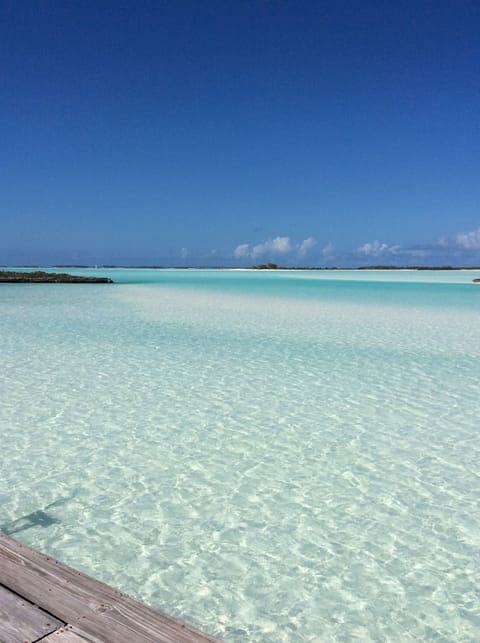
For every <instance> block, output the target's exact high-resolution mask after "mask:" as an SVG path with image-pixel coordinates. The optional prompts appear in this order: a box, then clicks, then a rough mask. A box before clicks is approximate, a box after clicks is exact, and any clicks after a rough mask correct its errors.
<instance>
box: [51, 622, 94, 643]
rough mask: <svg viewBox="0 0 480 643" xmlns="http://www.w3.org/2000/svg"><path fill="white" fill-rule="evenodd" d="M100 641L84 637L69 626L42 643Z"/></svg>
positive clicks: (89, 642)
mask: <svg viewBox="0 0 480 643" xmlns="http://www.w3.org/2000/svg"><path fill="white" fill-rule="evenodd" d="M98 640H99V639H92V638H88V637H85V636H82V635H81V634H78V633H77V632H75V631H74V630H73V628H71V627H70V626H68V625H67V626H66V627H62V628H60V629H59V630H57V631H56V632H54V633H53V634H50V635H49V636H47V637H45V638H44V639H42V642H41V643H97V641H98Z"/></svg>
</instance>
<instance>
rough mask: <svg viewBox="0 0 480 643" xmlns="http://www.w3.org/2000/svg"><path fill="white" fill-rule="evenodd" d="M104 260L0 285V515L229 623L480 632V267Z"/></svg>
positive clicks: (235, 631)
mask: <svg viewBox="0 0 480 643" xmlns="http://www.w3.org/2000/svg"><path fill="white" fill-rule="evenodd" d="M98 272H101V273H102V274H108V271H98ZM111 273H112V275H113V277H114V279H115V280H116V281H117V282H118V283H117V284H115V285H113V286H95V285H65V286H63V285H6V286H0V311H1V316H0V338H1V344H0V358H1V365H2V368H1V370H0V401H1V405H0V430H1V436H2V449H1V451H0V464H1V487H0V528H1V529H3V530H5V531H6V532H7V533H10V534H11V535H12V536H13V537H15V538H18V539H19V540H21V541H23V542H25V543H27V544H29V545H31V546H33V547H36V548H37V549H40V550H42V551H45V552H48V553H49V554H51V555H53V556H55V557H57V558H59V559H61V560H63V561H65V562H66V563H68V564H70V565H73V566H74V567H77V568H79V569H82V570H83V571H85V572H87V573H88V574H91V575H93V576H95V577H97V578H100V579H102V580H104V581H105V582H107V583H110V584H112V585H115V586H116V587H119V588H120V589H122V590H124V591H126V592H129V593H131V594H133V595H135V596H137V597H139V598H140V599H142V600H144V601H146V602H148V603H151V604H153V605H156V606H158V607H160V608H161V609H163V610H165V611H166V612H169V613H172V614H175V615H177V616H179V617H180V618H183V619H185V620H187V621H189V622H191V623H192V624H195V625H197V626H198V627H201V628H202V629H204V630H206V631H208V632H210V633H212V634H214V635H217V636H218V637H221V638H224V639H226V640H227V641H247V640H250V641H350V640H362V641H368V640H372V641H384V640H389V641H405V640H435V641H477V640H479V638H480V598H479V584H478V569H479V567H480V554H479V545H480V506H479V505H480V467H479V464H478V463H479V462H480V438H479V421H478V417H480V401H479V386H478V382H479V379H480V359H479V358H480V323H479V322H480V286H474V285H473V284H471V283H470V282H471V279H473V277H475V276H478V273H477V274H474V273H467V272H461V273H456V272H455V273H428V274H426V273H423V272H422V273H413V272H405V273H403V272H402V273H366V272H363V271H362V272H358V273H356V272H351V271H350V272H348V273H338V274H335V273H303V272H302V273H296V272H285V273H283V272H282V273H259V272H240V271H239V272H235V271H224V272H220V271H218V272H216V271H121V270H117V271H111Z"/></svg>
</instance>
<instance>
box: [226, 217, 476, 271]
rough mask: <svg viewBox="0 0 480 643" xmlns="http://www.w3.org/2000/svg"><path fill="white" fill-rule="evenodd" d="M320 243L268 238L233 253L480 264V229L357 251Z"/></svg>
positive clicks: (329, 261)
mask: <svg viewBox="0 0 480 643" xmlns="http://www.w3.org/2000/svg"><path fill="white" fill-rule="evenodd" d="M317 246H318V241H317V240H316V239H315V238H314V237H313V236H310V237H307V238H305V239H303V241H298V242H294V241H292V239H291V238H290V237H288V236H277V237H273V238H269V239H267V240H265V241H263V242H261V243H257V244H252V243H240V244H238V245H237V246H236V248H235V249H234V251H233V257H234V258H235V259H236V260H239V261H240V262H242V263H246V262H248V261H256V260H264V261H275V262H277V261H283V262H284V263H285V264H286V265H304V264H308V265H326V266H329V265H333V262H334V260H336V261H337V263H338V264H339V265H340V264H343V265H346V266H350V265H352V264H355V262H356V263H362V261H363V262H365V261H367V262H368V263H372V262H373V263H378V262H379V261H380V262H385V261H386V260H388V262H389V263H392V264H395V265H401V264H405V265H408V264H411V265H413V264H418V263H419V264H421V263H425V262H426V261H428V260H429V259H430V260H431V262H432V264H436V263H437V262H441V263H445V262H447V263H453V264H456V265H458V264H462V263H465V265H467V264H471V263H472V262H473V263H475V264H476V265H478V264H480V226H479V227H478V228H476V229H474V230H470V231H468V232H458V233H456V234H455V235H453V236H451V237H445V236H443V237H439V238H438V239H437V240H436V241H433V242H431V243H426V244H417V245H410V246H402V245H400V244H398V243H386V242H383V241H379V240H378V239H375V240H373V241H366V242H365V243H363V244H362V245H360V246H358V247H357V248H354V249H351V250H348V249H346V250H343V251H342V252H338V251H337V250H336V249H335V247H334V245H333V243H331V242H328V243H326V244H325V245H324V246H323V247H322V248H321V250H318V248H317Z"/></svg>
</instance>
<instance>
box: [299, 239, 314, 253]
mask: <svg viewBox="0 0 480 643" xmlns="http://www.w3.org/2000/svg"><path fill="white" fill-rule="evenodd" d="M316 245H317V241H316V239H314V238H313V237H308V239H304V240H303V241H302V243H301V244H300V245H299V246H298V254H299V255H300V256H301V257H304V256H305V255H306V254H307V253H308V252H310V250H311V249H312V248H313V247H314V246H316Z"/></svg>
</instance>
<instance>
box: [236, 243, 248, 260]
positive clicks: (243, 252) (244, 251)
mask: <svg viewBox="0 0 480 643" xmlns="http://www.w3.org/2000/svg"><path fill="white" fill-rule="evenodd" d="M249 254H250V246H249V245H248V243H241V244H240V245H238V246H237V247H236V248H235V250H234V251H233V255H234V256H235V257H236V258H237V259H243V258H244V257H248V256H249Z"/></svg>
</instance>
